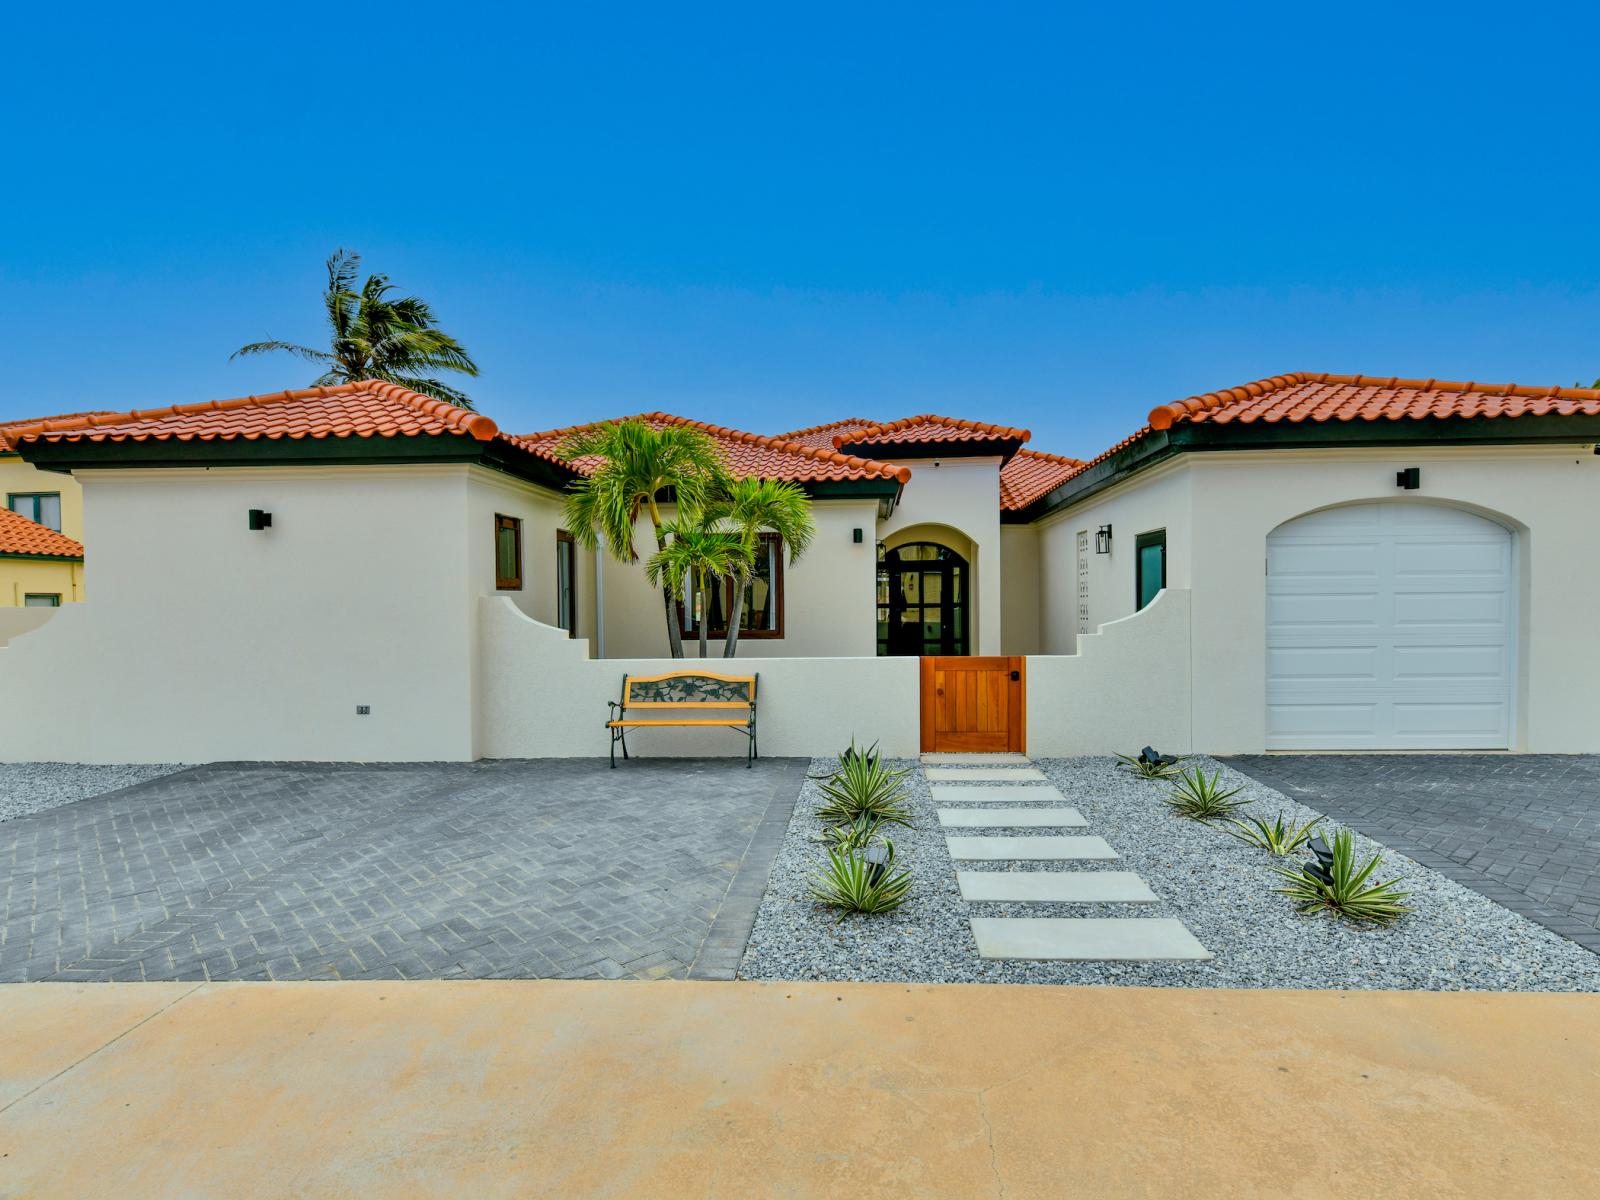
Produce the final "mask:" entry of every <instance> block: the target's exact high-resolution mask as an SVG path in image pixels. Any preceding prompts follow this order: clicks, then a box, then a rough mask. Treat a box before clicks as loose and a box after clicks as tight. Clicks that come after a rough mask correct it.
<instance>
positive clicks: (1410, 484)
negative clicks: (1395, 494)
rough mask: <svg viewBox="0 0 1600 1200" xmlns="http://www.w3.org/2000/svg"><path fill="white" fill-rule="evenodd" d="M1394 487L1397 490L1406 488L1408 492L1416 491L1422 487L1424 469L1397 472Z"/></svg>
mask: <svg viewBox="0 0 1600 1200" xmlns="http://www.w3.org/2000/svg"><path fill="white" fill-rule="evenodd" d="M1394 485H1395V487H1397V488H1405V490H1406V491H1408V492H1414V491H1416V490H1417V489H1418V488H1419V487H1421V486H1422V468H1421V467H1407V468H1406V469H1405V470H1404V471H1396V472H1395V473H1394Z"/></svg>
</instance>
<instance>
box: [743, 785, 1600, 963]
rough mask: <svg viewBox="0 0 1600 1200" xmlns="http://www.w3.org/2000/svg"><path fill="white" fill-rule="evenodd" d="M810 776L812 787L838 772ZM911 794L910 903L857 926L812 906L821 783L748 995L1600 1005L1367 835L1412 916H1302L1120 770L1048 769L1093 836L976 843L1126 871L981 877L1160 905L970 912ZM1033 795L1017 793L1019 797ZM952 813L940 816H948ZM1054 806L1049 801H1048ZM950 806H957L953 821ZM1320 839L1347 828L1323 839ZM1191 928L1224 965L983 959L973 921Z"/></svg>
mask: <svg viewBox="0 0 1600 1200" xmlns="http://www.w3.org/2000/svg"><path fill="white" fill-rule="evenodd" d="M833 765H834V763H833V760H831V759H817V760H814V762H813V764H812V767H811V773H812V774H813V775H815V774H819V773H821V772H823V771H825V770H828V769H831V768H832V767H833ZM897 765H900V766H906V767H912V768H913V770H912V771H911V773H910V774H909V775H907V777H906V785H907V790H908V792H909V794H910V800H911V807H912V809H913V811H914V813H915V821H916V827H915V828H914V829H897V830H895V831H893V832H892V833H891V835H890V836H891V838H892V840H893V841H894V844H895V851H896V865H897V866H904V867H907V868H909V869H910V870H911V872H912V876H913V879H914V886H913V892H912V899H911V900H909V901H908V902H907V903H906V904H905V905H904V906H903V907H902V908H901V909H899V910H897V911H896V912H894V913H889V914H880V915H876V916H865V917H864V916H859V915H852V916H848V917H846V918H845V919H844V920H843V921H836V917H837V913H836V911H835V910H831V909H825V908H821V907H819V906H817V905H815V904H813V903H812V902H811V901H810V900H809V899H808V898H807V892H808V886H809V883H810V880H811V879H812V878H813V877H814V875H815V874H816V873H817V871H818V869H819V866H820V865H821V864H822V863H823V862H824V861H825V860H826V853H825V851H824V850H823V849H822V847H821V845H820V844H819V843H817V842H816V841H815V840H814V839H815V838H816V837H817V835H818V834H819V832H820V831H821V828H822V825H821V822H819V821H818V820H817V818H816V816H815V815H814V812H813V810H814V809H815V807H816V787H817V785H816V782H815V781H814V780H808V781H807V782H806V784H805V788H804V790H803V791H802V793H801V797H800V801H799V803H798V804H797V805H796V806H795V813H794V817H793V819H792V820H791V822H790V825H789V830H788V833H787V835H786V837H785V841H784V845H783V848H782V850H781V851H780V852H779V855H778V859H777V861H776V863H775V864H774V865H773V869H772V873H771V876H770V877H769V879H768V884H767V892H766V895H765V896H764V897H763V899H762V902H761V908H760V911H759V912H758V914H757V917H756V922H755V928H754V930H753V931H752V933H751V937H750V942H749V946H748V948H747V949H746V951H745V956H744V961H743V964H742V966H741V968H740V977H741V978H745V979H819V980H863V981H873V980H876V981H885V982H929V983H932V982H984V983H1063V984H1128V985H1141V986H1159V987H1275V988H1393V989H1424V990H1432V991H1458V990H1459V991H1600V956H1596V955H1594V954H1592V953H1590V952H1589V951H1587V950H1585V949H1583V948H1582V947H1581V946H1578V945H1576V944H1575V943H1573V942H1569V941H1567V940H1566V939H1565V938H1562V937H1560V936H1558V935H1556V934H1554V933H1551V932H1549V931H1548V930H1546V929H1544V928H1542V927H1541V926H1539V925H1536V924H1534V923H1533V922H1531V921H1529V920H1527V919H1526V918H1524V917H1521V916H1518V915H1517V914H1516V913H1513V912H1511V911H1510V910H1509V909H1506V908H1503V907H1501V906H1500V905H1498V904H1496V903H1494V902H1493V901H1492V900H1489V899H1487V898H1485V897H1483V896H1480V895H1479V894H1478V893H1476V892H1474V891H1472V890H1470V889H1468V888H1465V887H1462V886H1461V885H1460V884H1458V883H1455V882H1454V881H1452V880H1450V879H1447V878H1445V877H1444V876H1443V875H1440V874H1438V873H1437V872H1435V871H1432V870H1429V869H1428V868H1426V867H1423V866H1421V865H1419V864H1418V863H1416V862H1413V861H1412V860H1411V859H1409V858H1406V857H1404V856H1403V855H1400V854H1398V853H1396V852H1394V851H1391V850H1388V849H1387V848H1385V847H1381V846H1379V845H1378V844H1377V843H1375V842H1373V841H1372V840H1371V839H1369V838H1366V837H1363V836H1362V835H1360V834H1356V835H1355V843H1356V847H1357V849H1358V852H1359V853H1360V855H1361V856H1362V858H1363V859H1364V858H1365V857H1366V856H1367V855H1369V854H1371V853H1372V852H1373V851H1375V850H1382V851H1383V852H1384V861H1383V864H1382V865H1381V866H1380V867H1379V870H1378V875H1379V876H1380V877H1381V878H1385V879H1388V878H1393V877H1398V878H1399V879H1400V880H1401V885H1402V886H1403V887H1404V888H1406V889H1407V890H1408V891H1409V892H1410V893H1411V897H1410V900H1409V901H1408V902H1409V903H1410V904H1412V905H1413V906H1414V908H1415V910H1416V911H1414V912H1412V913H1411V914H1409V915H1407V916H1405V917H1403V918H1402V919H1401V920H1400V921H1399V922H1398V923H1397V924H1396V925H1394V926H1391V927H1389V928H1374V927H1371V926H1364V925H1357V924H1354V923H1352V922H1348V921H1344V920H1341V919H1339V918H1337V917H1333V916H1330V915H1314V916H1301V915H1299V914H1298V913H1296V912H1295V911H1294V909H1293V908H1292V907H1291V906H1290V904H1289V901H1288V899H1287V898H1286V897H1284V896H1281V895H1279V894H1278V893H1277V892H1276V891H1275V890H1274V889H1275V888H1276V887H1278V886H1281V884H1282V881H1281V880H1280V879H1279V878H1278V877H1277V876H1276V875H1274V874H1273V873H1272V871H1271V870H1270V868H1271V866H1272V865H1273V864H1275V863H1279V862H1284V861H1286V860H1280V859H1275V858H1273V857H1272V856H1271V855H1270V854H1268V853H1267V852H1266V851H1265V850H1258V849H1255V848H1253V847H1250V846H1247V845H1245V844H1244V843H1242V842H1239V841H1236V840H1235V839H1233V838H1231V837H1229V836H1227V834H1225V833H1223V832H1222V830H1221V829H1219V828H1216V827H1212V826H1206V825H1202V824H1200V823H1198V822H1195V821H1190V820H1185V819H1183V818H1179V817H1174V816H1172V815H1171V814H1170V813H1169V812H1168V811H1167V809H1166V808H1165V806H1164V805H1162V804H1161V802H1160V800H1159V796H1160V794H1161V789H1162V787H1163V785H1161V784H1159V783H1151V782H1149V781H1146V780H1143V779H1140V778H1138V777H1136V776H1134V775H1132V774H1131V773H1129V772H1128V771H1126V770H1124V769H1123V768H1121V767H1120V766H1118V765H1117V764H1116V762H1115V760H1113V759H1109V758H1072V759H1047V760H1043V761H1041V762H1040V763H1039V764H1038V765H1039V766H1040V767H1042V768H1043V769H1044V771H1045V772H1046V774H1047V775H1048V776H1049V778H1050V780H1051V782H1052V783H1054V784H1055V786H1056V788H1057V789H1058V790H1059V791H1060V792H1061V793H1062V795H1064V796H1065V797H1066V802H1067V804H1068V805H1070V806H1072V807H1075V808H1077V809H1079V810H1080V811H1081V812H1082V813H1083V815H1084V817H1085V818H1087V820H1088V822H1089V824H1088V827H1087V828H1084V829H1074V830H1064V831H1063V830H1051V829H1033V830H1029V829H999V828H995V829H988V830H983V829H962V830H960V831H959V832H960V833H961V834H981V833H995V834H1006V835H1012V836H1021V837H1027V836H1045V835H1050V834H1059V833H1063V832H1065V833H1071V834H1098V835H1099V836H1101V837H1104V838H1105V839H1106V840H1107V841H1108V842H1109V843H1110V844H1111V847H1112V848H1113V849H1114V850H1116V851H1117V852H1118V854H1119V855H1120V856H1121V857H1120V858H1119V859H1117V860H1115V861H1111V862H1103V863H1098V864H1096V863H1084V862H1072V863H1034V862H1029V863H983V864H971V865H970V866H969V869H977V870H985V871H993V870H1020V871H1036V870H1057V871H1074V870H1096V869H1105V870H1121V871H1134V872H1137V873H1138V874H1139V875H1140V876H1142V877H1143V878H1144V880H1145V882H1147V883H1148V884H1149V885H1150V887H1151V888H1152V889H1153V890H1154V891H1155V893H1156V894H1157V895H1158V896H1159V897H1161V900H1160V902H1159V903H1157V904H1139V905H1130V904H1015V903H1007V904H968V903H967V902H966V901H964V900H963V899H962V898H961V894H960V891H959V889H958V888H957V886H956V866H955V863H954V862H953V861H952V860H951V858H950V855H949V853H948V851H947V849H946V847H945V842H944V831H943V830H941V828H940V826H939V824H938V817H937V815H936V813H935V806H934V804H933V802H932V799H931V797H930V795H929V792H928V785H927V783H926V782H925V781H924V780H923V778H922V773H921V771H920V770H917V769H915V766H916V764H913V763H910V762H902V763H900V764H897ZM1188 765H1196V766H1200V767H1203V768H1204V769H1205V770H1206V772H1207V773H1208V774H1209V773H1210V772H1211V771H1215V770H1219V769H1220V770H1221V771H1222V774H1223V777H1224V779H1225V780H1226V781H1227V782H1228V784H1229V786H1234V785H1239V786H1242V787H1243V788H1244V794H1245V795H1246V796H1248V797H1249V798H1250V799H1251V801H1252V803H1251V804H1250V805H1249V806H1248V808H1247V809H1246V810H1245V813H1244V814H1241V815H1260V816H1264V817H1266V818H1267V819H1268V820H1271V819H1272V818H1273V817H1274V816H1276V815H1277V814H1278V813H1280V812H1282V813H1284V814H1286V816H1287V818H1288V819H1289V820H1291V821H1294V822H1295V823H1296V824H1298V823H1300V822H1301V821H1304V820H1307V819H1309V818H1311V817H1315V816H1320V814H1318V813H1315V812H1314V811H1313V810H1311V809H1309V808H1306V807H1305V806H1304V805H1301V804H1297V803H1295V802H1294V801H1292V800H1290V799H1288V798H1287V797H1285V796H1283V795H1282V794H1280V793H1278V792H1276V791H1273V790H1272V789H1271V788H1268V787H1266V786H1265V785H1263V784H1260V783H1257V782H1256V781H1254V780H1252V779H1250V778H1248V777H1246V776H1244V775H1241V774H1239V773H1237V772H1235V771H1233V770H1231V769H1230V768H1227V767H1225V766H1222V765H1221V764H1219V763H1216V762H1214V761H1213V760H1210V759H1207V758H1196V759H1194V760H1191V763H1190V764H1188ZM1019 790H1020V789H1019ZM942 803H944V802H942ZM1035 803H1037V804H1039V806H1041V807H1042V806H1044V802H1035ZM947 806H948V805H947ZM1322 827H1323V832H1324V833H1325V834H1326V833H1331V832H1332V831H1333V830H1334V829H1336V828H1338V826H1337V824H1336V823H1335V822H1332V821H1324V822H1323V823H1322ZM1051 916H1060V917H1074V916H1076V917H1141V916H1150V917H1177V918H1179V919H1180V920H1182V921H1183V922H1184V924H1185V925H1187V926H1188V927H1189V929H1190V930H1191V931H1192V932H1193V933H1194V934H1195V936H1196V937H1198V938H1199V939H1200V941H1201V942H1202V943H1204V944H1205V946H1206V948H1207V949H1209V950H1210V951H1211V952H1212V954H1214V955H1215V958H1214V959H1212V960H1211V961H1209V962H1155V963H1109V962H1108V963H1067V962H992V961H986V960H983V959H980V958H979V957H978V954H977V949H976V946H975V945H974V943H973V939H972V930H971V926H970V925H969V923H968V920H969V918H970V917H1018V918H1027V917H1051Z"/></svg>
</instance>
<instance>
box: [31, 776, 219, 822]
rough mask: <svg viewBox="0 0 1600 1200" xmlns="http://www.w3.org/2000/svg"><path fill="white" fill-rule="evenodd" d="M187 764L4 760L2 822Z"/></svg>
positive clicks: (103, 791)
mask: <svg viewBox="0 0 1600 1200" xmlns="http://www.w3.org/2000/svg"><path fill="white" fill-rule="evenodd" d="M188 765H189V764H187V763H119V764H115V765H111V766H90V765H88V764H85V763H0V821H9V820H12V819H13V818H15V817H26V816H28V815H30V814H31V813H37V812H44V811H45V810H46V809H51V808H60V807H61V806H62V805H63V804H72V803H74V802H75V801H78V800H87V799H88V798H89V797H90V796H99V795H103V794H104V793H106V792H114V791H116V790H117V789H118V788H125V787H132V786H133V785H134V784H136V783H145V782H147V781H149V780H151V779H160V778H161V776H163V775H171V774H172V773H173V772H174V771H182V770H185V769H186V768H187V767H188Z"/></svg>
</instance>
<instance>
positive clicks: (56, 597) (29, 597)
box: [22, 592, 61, 608]
mask: <svg viewBox="0 0 1600 1200" xmlns="http://www.w3.org/2000/svg"><path fill="white" fill-rule="evenodd" d="M22 607H23V608H60V607H61V593H60V592H26V593H24V594H23V597H22Z"/></svg>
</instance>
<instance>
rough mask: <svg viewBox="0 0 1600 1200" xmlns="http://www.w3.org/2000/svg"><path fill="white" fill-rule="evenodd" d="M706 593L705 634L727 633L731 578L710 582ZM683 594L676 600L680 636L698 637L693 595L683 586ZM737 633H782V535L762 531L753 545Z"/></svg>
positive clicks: (773, 635)
mask: <svg viewBox="0 0 1600 1200" xmlns="http://www.w3.org/2000/svg"><path fill="white" fill-rule="evenodd" d="M707 590H708V593H709V594H708V595H707V596H706V607H707V609H708V610H709V611H708V612H707V613H706V619H707V621H708V622H709V624H708V625H707V628H706V636H707V637H708V638H725V637H727V636H728V613H729V612H730V611H732V608H733V581H732V580H729V579H724V580H722V586H721V587H716V586H713V587H711V588H709V589H707ZM685 591H686V593H687V594H686V595H685V596H684V597H683V599H681V600H680V601H679V602H678V616H679V619H680V621H681V623H682V626H683V636H684V637H686V638H688V637H694V638H698V637H699V636H700V627H699V626H698V625H697V624H695V614H694V595H693V592H692V589H691V588H686V589H685ZM739 637H740V639H741V640H742V639H744V638H781V637H783V539H782V538H781V537H779V536H778V535H777V534H775V533H763V534H762V535H761V538H760V542H759V544H758V545H757V547H756V562H755V569H754V570H753V571H752V572H751V574H750V578H749V579H748V580H746V581H745V587H744V609H743V611H741V612H740V614H739Z"/></svg>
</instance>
